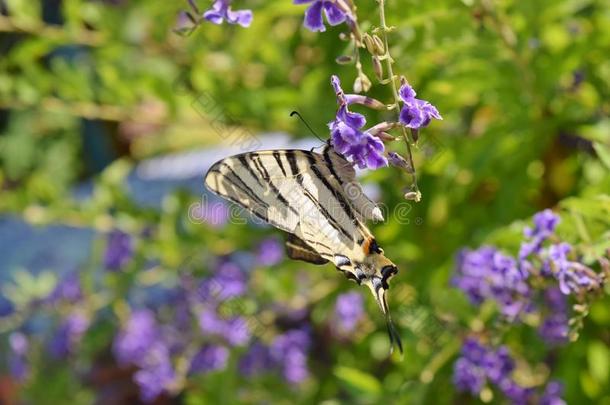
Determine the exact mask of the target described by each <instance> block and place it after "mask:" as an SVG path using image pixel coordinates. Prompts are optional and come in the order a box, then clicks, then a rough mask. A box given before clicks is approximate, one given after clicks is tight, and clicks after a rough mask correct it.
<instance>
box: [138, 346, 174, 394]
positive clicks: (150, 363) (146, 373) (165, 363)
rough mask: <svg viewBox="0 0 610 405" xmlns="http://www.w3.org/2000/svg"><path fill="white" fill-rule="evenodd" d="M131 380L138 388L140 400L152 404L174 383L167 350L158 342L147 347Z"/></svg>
mask: <svg viewBox="0 0 610 405" xmlns="http://www.w3.org/2000/svg"><path fill="white" fill-rule="evenodd" d="M139 366H140V369H139V370H138V371H136V372H135V374H134V376H133V380H134V381H135V383H136V384H137V385H138V387H139V388H140V398H141V399H142V401H144V402H152V401H153V400H154V399H155V398H157V397H158V396H159V395H160V394H161V393H162V392H164V391H165V390H167V388H168V387H169V386H170V385H171V384H172V383H173V382H174V379H175V377H176V376H175V373H174V369H173V367H172V363H171V357H170V353H169V350H168V348H167V347H166V346H165V345H164V344H163V343H161V342H160V341H157V342H155V343H154V344H152V345H151V346H149V347H148V350H147V353H146V357H145V358H143V359H141V361H140V364H139Z"/></svg>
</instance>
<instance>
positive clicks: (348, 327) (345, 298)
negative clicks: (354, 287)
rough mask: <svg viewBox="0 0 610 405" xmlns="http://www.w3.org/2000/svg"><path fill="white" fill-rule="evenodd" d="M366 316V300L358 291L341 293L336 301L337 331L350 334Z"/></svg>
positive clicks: (335, 323)
mask: <svg viewBox="0 0 610 405" xmlns="http://www.w3.org/2000/svg"><path fill="white" fill-rule="evenodd" d="M363 317H364V302H363V299H362V295H360V294H359V293H357V292H349V293H345V294H341V295H339V296H338V297H337V301H336V303H335V322H334V323H333V325H335V326H336V328H337V332H338V333H340V334H349V333H351V332H353V331H354V330H355V329H356V326H357V325H358V322H359V321H360V320H361V319H362V318H363Z"/></svg>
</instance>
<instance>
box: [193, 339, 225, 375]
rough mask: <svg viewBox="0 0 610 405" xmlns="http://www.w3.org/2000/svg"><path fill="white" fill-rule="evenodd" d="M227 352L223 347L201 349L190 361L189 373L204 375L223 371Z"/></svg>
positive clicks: (209, 346) (214, 346)
mask: <svg viewBox="0 0 610 405" xmlns="http://www.w3.org/2000/svg"><path fill="white" fill-rule="evenodd" d="M228 358H229V350H227V348H226V347H224V346H219V345H207V346H204V347H202V348H201V350H199V351H198V352H197V353H196V354H195V356H193V359H192V360H191V367H190V370H189V372H190V373H206V372H209V371H215V370H223V369H224V368H225V367H226V366H227V359H228Z"/></svg>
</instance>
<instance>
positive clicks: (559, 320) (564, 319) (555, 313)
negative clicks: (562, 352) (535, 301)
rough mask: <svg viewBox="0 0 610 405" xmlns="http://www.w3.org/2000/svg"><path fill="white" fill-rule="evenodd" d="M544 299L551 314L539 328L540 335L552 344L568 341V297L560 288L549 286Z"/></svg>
mask: <svg viewBox="0 0 610 405" xmlns="http://www.w3.org/2000/svg"><path fill="white" fill-rule="evenodd" d="M544 301H545V303H546V306H547V307H548V310H549V314H548V316H547V317H546V318H545V319H544V320H543V321H542V324H541V325H540V327H539V329H538V333H539V334H540V336H541V337H542V338H543V339H544V340H545V341H547V342H548V343H550V344H552V345H560V344H565V343H567V342H568V333H569V330H570V328H569V319H568V305H567V302H566V297H565V295H563V293H562V292H561V291H560V290H559V288H549V289H548V290H546V291H545V294H544Z"/></svg>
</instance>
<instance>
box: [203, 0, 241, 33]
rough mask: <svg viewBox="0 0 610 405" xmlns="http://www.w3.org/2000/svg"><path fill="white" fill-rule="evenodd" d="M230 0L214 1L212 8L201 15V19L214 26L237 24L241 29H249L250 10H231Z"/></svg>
mask: <svg viewBox="0 0 610 405" xmlns="http://www.w3.org/2000/svg"><path fill="white" fill-rule="evenodd" d="M231 1H232V0H216V1H214V4H212V8H211V9H209V10H208V11H206V12H205V13H203V18H205V19H206V20H208V21H209V22H211V23H214V24H222V22H223V21H226V22H227V23H229V24H238V25H241V26H242V27H249V26H250V24H251V23H252V10H236V11H233V10H231V7H230V6H231Z"/></svg>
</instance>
